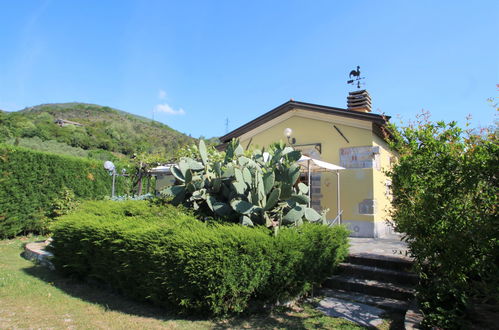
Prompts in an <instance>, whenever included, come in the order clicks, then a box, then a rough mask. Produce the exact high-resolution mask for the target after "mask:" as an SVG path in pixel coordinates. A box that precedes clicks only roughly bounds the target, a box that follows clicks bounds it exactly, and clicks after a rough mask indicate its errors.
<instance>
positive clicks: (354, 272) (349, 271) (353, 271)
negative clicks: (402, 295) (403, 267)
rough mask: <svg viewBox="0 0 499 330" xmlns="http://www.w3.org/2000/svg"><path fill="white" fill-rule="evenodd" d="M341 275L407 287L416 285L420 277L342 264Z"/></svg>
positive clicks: (400, 272) (394, 271) (396, 271)
mask: <svg viewBox="0 0 499 330" xmlns="http://www.w3.org/2000/svg"><path fill="white" fill-rule="evenodd" d="M339 273H340V274H342V275H349V276H355V277H360V278H365V279H369V280H378V281H385V282H392V283H398V284H406V285H415V284H417V282H418V277H417V276H416V274H413V273H409V272H405V271H399V270H392V269H386V268H379V267H373V266H365V265H360V264H351V263H341V264H340V265H339Z"/></svg>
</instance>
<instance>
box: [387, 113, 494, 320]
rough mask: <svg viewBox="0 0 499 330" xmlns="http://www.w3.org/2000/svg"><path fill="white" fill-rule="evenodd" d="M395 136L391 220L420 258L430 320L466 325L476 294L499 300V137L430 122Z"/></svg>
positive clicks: (419, 290)
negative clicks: (464, 323) (396, 159)
mask: <svg viewBox="0 0 499 330" xmlns="http://www.w3.org/2000/svg"><path fill="white" fill-rule="evenodd" d="M394 133H395V139H394V143H393V146H394V147H395V148H396V149H397V150H398V151H399V153H400V158H399V161H398V163H397V164H396V165H395V166H394V168H393V170H392V172H391V173H390V176H391V178H392V187H393V207H394V209H393V213H392V217H393V222H394V225H395V228H396V230H397V231H399V232H402V233H405V235H406V240H407V242H408V244H409V248H410V251H411V253H412V255H413V256H414V258H415V266H416V270H417V272H418V273H419V276H420V278H421V281H420V285H419V286H418V288H417V296H418V298H419V301H420V303H421V307H422V309H423V312H424V313H425V322H426V324H427V325H431V326H437V327H443V328H454V327H461V326H463V322H462V321H463V319H464V318H467V317H469V312H470V310H471V309H472V307H473V306H472V302H473V300H472V297H473V298H474V300H475V301H481V302H487V303H492V304H497V303H498V298H499V263H498V261H499V241H498V237H499V222H498V217H497V205H498V194H497V187H498V181H497V179H498V177H497V173H499V172H498V170H499V169H498V164H499V146H498V143H497V136H496V135H495V134H482V135H476V134H473V133H472V132H464V131H463V130H462V129H460V128H459V127H457V126H456V124H455V123H450V124H445V123H443V122H439V123H436V124H434V123H431V122H428V121H426V120H424V121H422V122H421V123H419V125H418V126H409V127H404V128H402V129H400V130H394Z"/></svg>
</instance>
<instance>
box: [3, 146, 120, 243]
mask: <svg viewBox="0 0 499 330" xmlns="http://www.w3.org/2000/svg"><path fill="white" fill-rule="evenodd" d="M116 181H117V191H118V192H123V191H124V190H125V186H126V183H125V182H124V180H123V178H118V179H117V180H116ZM68 190H69V191H70V194H74V196H75V198H77V199H96V198H102V197H104V196H106V195H109V194H110V191H111V176H109V173H108V172H107V171H106V170H104V168H103V167H102V162H99V161H92V160H87V159H83V158H76V157H70V156H61V155H55V154H49V153H44V152H38V151H33V150H29V149H24V148H20V147H13V146H7V145H1V144H0V237H9V236H15V235H17V234H20V233H26V232H30V231H38V230H40V228H41V227H43V223H44V221H45V217H46V216H50V214H51V213H53V212H52V211H53V204H54V203H55V202H57V200H58V199H60V198H65V197H64V195H65V192H66V191H68Z"/></svg>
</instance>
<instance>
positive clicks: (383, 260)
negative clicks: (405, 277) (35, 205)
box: [345, 254, 412, 272]
mask: <svg viewBox="0 0 499 330" xmlns="http://www.w3.org/2000/svg"><path fill="white" fill-rule="evenodd" d="M345 262H347V263H349V264H355V265H363V266H370V267H376V268H385V269H390V270H396V271H404V272H408V271H410V270H411V268H412V261H410V260H406V259H402V258H397V257H388V256H380V255H374V254H350V255H349V256H348V257H347V258H346V260H345Z"/></svg>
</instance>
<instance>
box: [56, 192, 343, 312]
mask: <svg viewBox="0 0 499 330" xmlns="http://www.w3.org/2000/svg"><path fill="white" fill-rule="evenodd" d="M347 236H348V232H347V230H346V229H344V228H342V227H337V228H329V227H326V226H322V225H314V224H305V225H304V226H301V227H297V228H292V229H283V230H281V231H280V232H279V235H278V236H277V237H274V236H272V235H271V234H270V233H269V231H268V230H267V229H266V228H248V227H243V226H240V225H221V224H207V223H203V222H201V221H199V220H197V219H195V218H194V217H192V216H189V215H186V214H184V213H182V212H181V211H180V210H179V209H177V208H175V207H173V206H171V205H167V206H154V205H152V204H151V203H149V202H147V201H125V202H112V201H93V202H86V203H85V204H83V205H82V206H81V208H80V209H79V211H77V212H76V213H73V214H70V215H66V216H64V217H62V218H60V220H59V221H58V222H57V223H56V224H55V226H54V228H53V239H54V241H53V243H52V252H53V253H54V254H55V257H54V260H53V262H54V264H55V266H56V268H57V269H58V270H59V271H62V272H63V273H65V274H66V275H72V276H76V277H79V278H87V279H88V278H90V279H97V280H99V281H102V282H104V283H108V284H109V285H111V286H112V287H114V288H115V289H117V290H119V291H121V292H122V293H124V294H126V295H128V296H131V297H134V298H136V299H139V300H143V301H149V302H152V303H154V304H156V305H160V306H165V307H169V308H174V309H177V310H179V311H184V312H198V313H209V314H215V315H225V314H229V313H240V312H243V311H244V310H246V309H247V308H248V307H249V306H251V305H253V303H255V305H256V306H260V305H261V304H263V303H273V302H275V301H276V300H277V299H281V301H282V300H283V299H286V298H288V297H292V296H295V295H297V294H299V293H301V292H303V291H304V290H307V289H309V288H310V287H311V286H312V285H314V284H317V283H320V282H322V281H323V280H324V279H325V278H326V277H327V276H328V275H330V274H331V273H332V272H333V270H334V268H335V267H336V265H337V264H338V263H339V262H340V261H341V260H342V259H343V258H344V257H345V256H346V254H347V249H348V243H347V242H348V241H347Z"/></svg>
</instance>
